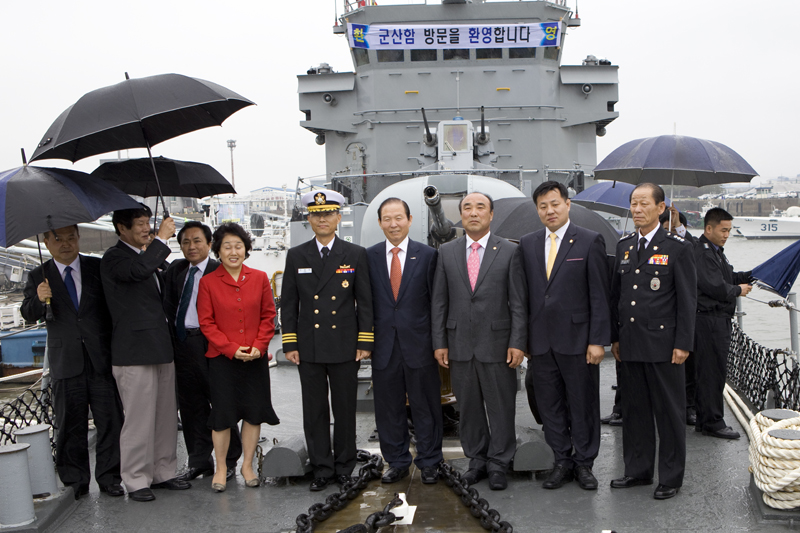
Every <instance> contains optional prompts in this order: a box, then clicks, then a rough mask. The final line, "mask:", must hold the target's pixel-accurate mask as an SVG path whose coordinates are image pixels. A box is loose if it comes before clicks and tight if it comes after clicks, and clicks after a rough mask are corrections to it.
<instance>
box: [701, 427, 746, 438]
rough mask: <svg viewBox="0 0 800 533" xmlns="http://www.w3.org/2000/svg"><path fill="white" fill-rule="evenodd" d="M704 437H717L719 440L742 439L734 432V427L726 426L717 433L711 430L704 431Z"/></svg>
mask: <svg viewBox="0 0 800 533" xmlns="http://www.w3.org/2000/svg"><path fill="white" fill-rule="evenodd" d="M703 435H705V436H707V437H717V438H718V439H738V438H739V437H741V435H739V432H738V431H734V430H733V428H732V427H730V426H725V427H724V428H722V429H718V430H716V431H712V430H710V429H704V430H703Z"/></svg>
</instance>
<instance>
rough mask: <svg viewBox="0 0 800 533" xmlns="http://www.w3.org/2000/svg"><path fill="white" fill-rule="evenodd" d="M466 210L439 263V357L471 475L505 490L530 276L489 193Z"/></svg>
mask: <svg viewBox="0 0 800 533" xmlns="http://www.w3.org/2000/svg"><path fill="white" fill-rule="evenodd" d="M459 212H460V213H461V222H462V225H463V227H464V230H465V231H466V235H464V236H462V237H460V238H458V239H456V240H455V241H452V242H449V243H447V244H445V245H443V246H442V247H441V248H440V249H439V259H438V261H437V263H436V276H435V278H434V282H433V300H432V305H433V307H432V309H431V319H432V324H433V326H432V329H433V348H434V350H435V352H434V355H435V357H436V359H437V360H438V361H439V364H440V365H442V366H443V367H445V368H450V369H451V374H450V376H451V380H452V383H453V391H454V392H455V395H456V399H457V400H458V403H459V407H460V413H461V418H460V421H459V432H460V435H461V446H462V447H463V449H464V454H465V455H466V456H467V457H469V460H470V461H469V469H468V470H467V472H466V473H465V474H464V476H463V478H464V480H465V481H466V482H467V483H468V484H470V485H474V484H475V483H477V482H478V481H480V480H481V479H483V478H485V477H487V474H488V477H489V487H490V488H491V489H492V490H504V489H505V488H506V487H507V485H508V483H507V480H506V471H507V470H508V466H509V463H510V462H511V460H512V459H513V457H514V452H515V451H516V432H515V428H514V411H515V402H516V395H517V383H516V372H515V370H514V369H515V368H517V367H518V366H519V365H520V363H522V360H523V358H524V357H525V355H524V350H525V349H526V348H527V324H526V311H527V302H526V299H527V294H526V289H525V277H524V274H523V272H522V264H521V261H519V258H516V259H515V254H514V252H515V250H516V248H517V245H516V244H514V243H512V242H509V241H507V240H505V239H502V238H500V237H497V236H495V235H492V234H491V233H490V231H489V225H490V223H491V221H492V217H493V215H494V204H493V202H492V199H491V198H490V197H489V196H487V195H486V194H483V193H479V192H473V193H471V194H468V195H467V196H465V197H464V198H463V199H462V200H461V203H460V204H459ZM487 417H488V424H487ZM490 428H491V431H490Z"/></svg>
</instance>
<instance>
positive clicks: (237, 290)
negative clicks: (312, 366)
mask: <svg viewBox="0 0 800 533" xmlns="http://www.w3.org/2000/svg"><path fill="white" fill-rule="evenodd" d="M637 272H638V270H637ZM236 292H239V289H236Z"/></svg>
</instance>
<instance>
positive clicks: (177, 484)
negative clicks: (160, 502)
mask: <svg viewBox="0 0 800 533" xmlns="http://www.w3.org/2000/svg"><path fill="white" fill-rule="evenodd" d="M150 488H151V489H169V490H186V489H191V488H192V484H191V483H189V482H188V481H184V480H183V479H178V478H176V477H174V478H172V479H168V480H166V481H162V482H161V483H152V484H151V485H150Z"/></svg>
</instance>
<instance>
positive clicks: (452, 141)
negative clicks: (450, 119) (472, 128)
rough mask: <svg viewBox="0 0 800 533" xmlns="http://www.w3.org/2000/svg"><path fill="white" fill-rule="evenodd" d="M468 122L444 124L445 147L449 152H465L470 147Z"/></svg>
mask: <svg viewBox="0 0 800 533" xmlns="http://www.w3.org/2000/svg"><path fill="white" fill-rule="evenodd" d="M467 134H468V130H467V125H466V124H445V125H444V149H445V150H447V151H448V152H463V151H465V150H468V149H469V145H468V144H467Z"/></svg>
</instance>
